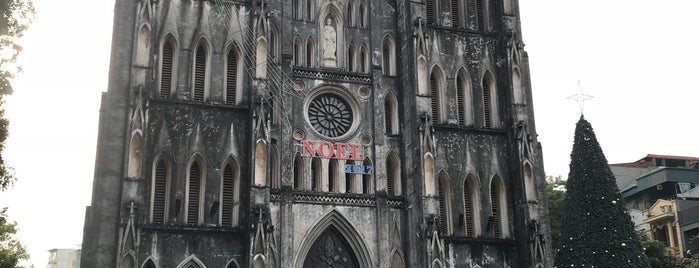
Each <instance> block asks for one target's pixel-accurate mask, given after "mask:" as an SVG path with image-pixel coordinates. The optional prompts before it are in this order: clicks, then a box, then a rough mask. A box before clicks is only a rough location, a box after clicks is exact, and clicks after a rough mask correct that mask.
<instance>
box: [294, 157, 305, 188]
mask: <svg viewBox="0 0 699 268" xmlns="http://www.w3.org/2000/svg"><path fill="white" fill-rule="evenodd" d="M303 188H304V186H303V158H301V154H299V153H297V154H296V155H295V156H294V189H295V190H301V189H303Z"/></svg>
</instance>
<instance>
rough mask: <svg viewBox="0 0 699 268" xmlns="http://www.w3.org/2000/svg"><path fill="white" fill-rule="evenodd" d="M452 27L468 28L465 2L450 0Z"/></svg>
mask: <svg viewBox="0 0 699 268" xmlns="http://www.w3.org/2000/svg"><path fill="white" fill-rule="evenodd" d="M450 4H451V26H452V27H454V28H466V16H465V14H466V13H465V12H466V6H465V5H464V0H450Z"/></svg>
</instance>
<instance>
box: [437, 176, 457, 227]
mask: <svg viewBox="0 0 699 268" xmlns="http://www.w3.org/2000/svg"><path fill="white" fill-rule="evenodd" d="M437 183H438V186H439V228H440V231H441V232H442V235H445V236H449V235H452V234H453V232H452V230H453V229H452V220H451V184H450V183H449V176H448V175H447V174H446V173H445V172H444V171H442V172H439V180H438V182H437Z"/></svg>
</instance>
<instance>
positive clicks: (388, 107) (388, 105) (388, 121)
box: [383, 93, 398, 135]
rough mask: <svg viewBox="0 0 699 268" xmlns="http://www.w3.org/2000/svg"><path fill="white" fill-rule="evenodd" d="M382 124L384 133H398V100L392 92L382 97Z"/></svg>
mask: <svg viewBox="0 0 699 268" xmlns="http://www.w3.org/2000/svg"><path fill="white" fill-rule="evenodd" d="M383 105H384V115H383V116H384V126H385V128H386V135H396V134H398V100H396V96H394V95H393V94H392V93H388V94H386V97H385V98H384V104H383Z"/></svg>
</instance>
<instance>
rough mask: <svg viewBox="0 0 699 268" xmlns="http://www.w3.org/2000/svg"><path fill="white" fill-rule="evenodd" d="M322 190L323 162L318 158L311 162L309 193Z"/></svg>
mask: <svg viewBox="0 0 699 268" xmlns="http://www.w3.org/2000/svg"><path fill="white" fill-rule="evenodd" d="M322 190H323V162H322V161H321V160H320V158H318V157H314V158H313V159H312V160H311V191H317V192H320V191H322Z"/></svg>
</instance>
